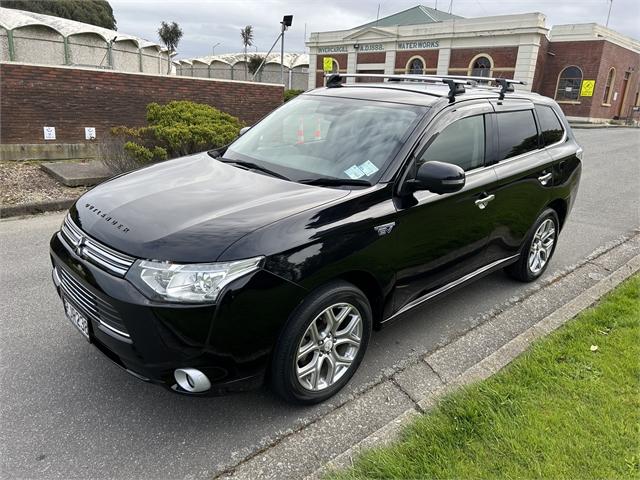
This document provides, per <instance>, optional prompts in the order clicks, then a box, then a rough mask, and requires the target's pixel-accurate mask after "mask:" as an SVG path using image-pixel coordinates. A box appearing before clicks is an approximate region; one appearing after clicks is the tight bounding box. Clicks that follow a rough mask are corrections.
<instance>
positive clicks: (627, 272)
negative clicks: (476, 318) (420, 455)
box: [306, 255, 640, 480]
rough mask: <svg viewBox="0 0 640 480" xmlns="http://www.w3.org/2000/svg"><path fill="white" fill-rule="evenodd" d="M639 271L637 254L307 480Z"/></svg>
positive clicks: (380, 439)
mask: <svg viewBox="0 0 640 480" xmlns="http://www.w3.org/2000/svg"><path fill="white" fill-rule="evenodd" d="M638 271H640V255H637V256H635V257H634V258H632V259H631V260H630V261H629V262H627V263H626V264H625V265H623V266H622V267H620V268H619V269H618V270H616V271H615V272H613V273H612V274H611V275H609V276H608V277H606V278H604V279H603V280H600V281H599V282H598V283H597V284H596V285H594V286H593V287H591V288H589V289H588V290H586V291H585V292H583V293H582V294H580V295H578V296H577V297H576V298H575V299H573V300H572V301H570V302H569V303H567V304H565V305H564V306H563V307H561V308H559V309H558V310H556V311H555V312H553V313H552V314H551V315H548V316H546V317H545V318H543V319H542V320H540V321H539V322H538V323H536V324H535V325H533V326H532V327H530V328H529V329H527V330H525V331H524V332H522V333H521V334H520V335H518V336H517V337H515V338H514V339H513V340H511V341H509V342H507V343H506V344H505V345H503V346H502V347H500V348H499V349H498V350H496V351H495V352H494V353H492V354H491V355H489V356H488V357H485V358H484V359H483V360H481V361H480V362H479V363H477V364H476V365H474V366H473V367H471V368H469V369H468V370H466V371H465V372H463V373H462V374H461V375H459V376H458V377H457V378H455V379H454V380H453V381H451V382H449V383H448V384H447V385H446V386H445V385H443V386H442V387H441V388H438V389H435V390H433V391H432V392H430V393H429V394H427V395H425V396H424V397H423V398H422V399H420V400H418V401H417V402H416V406H415V408H412V409H408V410H406V411H404V412H402V413H401V414H400V415H398V417H396V418H395V419H393V420H392V421H391V422H389V423H387V424H386V425H384V426H383V427H382V428H380V429H379V430H378V431H376V432H375V433H373V434H372V435H370V436H369V437H367V438H364V439H363V440H361V441H360V442H359V443H358V444H356V445H354V446H353V447H351V448H350V449H348V450H347V451H345V452H344V453H342V454H341V455H339V456H338V457H336V458H334V459H333V460H331V461H330V462H328V463H327V465H325V466H323V467H321V468H320V469H318V470H316V471H315V472H314V473H313V474H311V475H309V476H307V477H306V479H307V480H311V479H318V478H322V476H324V475H325V474H326V473H328V472H329V471H331V470H335V469H341V468H346V467H348V466H349V465H350V464H351V463H352V462H353V459H354V458H355V457H356V456H357V455H358V454H359V453H360V452H361V451H362V450H363V449H369V448H372V447H379V446H383V445H387V444H390V443H392V442H393V441H395V440H397V439H398V437H399V434H400V432H401V431H402V428H403V427H404V426H405V425H408V424H409V423H410V422H411V421H412V420H413V418H414V417H415V416H417V412H418V411H421V412H424V411H426V410H428V409H430V408H432V407H434V406H435V405H436V404H437V400H438V399H440V398H442V397H443V396H444V395H445V394H447V393H450V392H452V391H454V390H457V389H458V388H460V387H463V386H465V385H469V384H472V383H475V382H478V381H481V380H484V379H486V378H488V377H490V376H491V375H494V374H495V373H497V372H498V371H500V370H501V369H502V368H504V367H506V366H507V365H508V364H509V363H511V362H512V361H513V360H514V359H515V358H517V357H518V356H519V355H520V354H521V353H523V352H524V351H525V350H526V349H527V348H528V347H529V346H530V345H531V344H532V343H533V342H534V341H536V340H538V339H540V338H541V337H544V336H545V335H548V334H549V333H551V332H553V331H554V330H556V329H557V328H559V327H561V326H562V325H564V324H565V323H566V322H568V321H569V320H571V319H573V318H575V317H576V316H577V315H578V314H579V313H580V312H582V311H583V310H586V309H587V308H589V307H591V306H592V305H593V304H594V303H596V302H597V301H598V300H599V299H600V298H602V297H603V296H604V295H605V294H607V293H608V292H610V291H611V290H613V289H614V288H615V287H617V286H618V285H619V284H620V283H622V282H623V281H624V280H626V279H627V278H629V277H630V276H632V275H633V274H634V273H637V272H638ZM471 335H473V332H471ZM430 358H431V355H430V356H427V357H425V358H424V362H425V363H426V364H427V365H428V364H429V360H430ZM403 373H404V372H403Z"/></svg>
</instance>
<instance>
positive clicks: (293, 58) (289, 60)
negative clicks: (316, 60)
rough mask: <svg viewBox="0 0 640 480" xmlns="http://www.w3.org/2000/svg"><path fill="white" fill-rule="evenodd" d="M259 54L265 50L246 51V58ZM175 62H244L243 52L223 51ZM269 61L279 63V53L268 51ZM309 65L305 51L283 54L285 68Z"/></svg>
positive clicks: (209, 63) (263, 54) (263, 53)
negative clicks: (218, 53)
mask: <svg viewBox="0 0 640 480" xmlns="http://www.w3.org/2000/svg"><path fill="white" fill-rule="evenodd" d="M255 55H257V56H259V57H262V58H264V57H265V56H266V55H267V52H247V60H248V59H249V58H251V57H253V56H255ZM176 62H183V63H187V64H190V65H192V64H193V62H200V63H205V64H207V65H211V64H212V63H213V62H222V63H226V64H228V65H232V66H233V65H235V64H236V63H238V62H244V53H243V52H240V53H223V54H220V55H207V56H205V57H197V58H181V59H179V60H176ZM269 63H277V64H278V65H280V63H282V62H281V60H280V53H270V54H269V57H267V61H266V62H265V65H266V64H269ZM307 65H309V55H307V54H306V53H285V54H284V66H285V67H287V68H295V67H298V66H307Z"/></svg>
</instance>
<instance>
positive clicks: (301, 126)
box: [296, 118, 304, 144]
mask: <svg viewBox="0 0 640 480" xmlns="http://www.w3.org/2000/svg"><path fill="white" fill-rule="evenodd" d="M296 136H297V137H298V141H297V142H296V143H298V144H300V143H304V120H303V119H302V118H301V119H300V124H299V125H298V132H297V133H296Z"/></svg>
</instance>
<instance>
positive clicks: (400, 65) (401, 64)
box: [396, 50, 438, 73]
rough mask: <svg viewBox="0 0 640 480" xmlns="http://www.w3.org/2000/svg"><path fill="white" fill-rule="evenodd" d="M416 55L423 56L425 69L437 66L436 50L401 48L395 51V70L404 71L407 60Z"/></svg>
mask: <svg viewBox="0 0 640 480" xmlns="http://www.w3.org/2000/svg"><path fill="white" fill-rule="evenodd" d="M416 55H418V56H420V57H422V58H423V60H424V61H425V68H426V69H427V70H429V69H433V70H435V69H437V68H438V50H402V51H398V52H396V72H398V73H405V72H406V69H407V62H408V61H409V59H410V58H411V57H414V56H416Z"/></svg>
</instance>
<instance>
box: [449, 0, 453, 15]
mask: <svg viewBox="0 0 640 480" xmlns="http://www.w3.org/2000/svg"><path fill="white" fill-rule="evenodd" d="M451 10H453V0H451V1H450V2H449V15H451Z"/></svg>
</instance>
